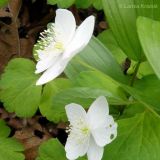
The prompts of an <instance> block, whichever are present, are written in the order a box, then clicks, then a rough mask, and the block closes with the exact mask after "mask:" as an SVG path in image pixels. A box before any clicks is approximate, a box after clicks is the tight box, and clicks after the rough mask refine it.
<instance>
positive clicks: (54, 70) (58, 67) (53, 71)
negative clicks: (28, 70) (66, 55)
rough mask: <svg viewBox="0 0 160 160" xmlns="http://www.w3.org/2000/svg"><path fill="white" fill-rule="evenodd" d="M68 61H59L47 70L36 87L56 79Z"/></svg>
mask: <svg viewBox="0 0 160 160" xmlns="http://www.w3.org/2000/svg"><path fill="white" fill-rule="evenodd" d="M67 63H68V61H64V60H63V61H61V60H59V61H58V62H56V63H55V64H54V65H53V66H51V67H50V68H48V69H47V70H46V71H45V72H44V73H43V74H42V76H41V77H40V78H39V80H38V81H37V83H36V85H42V84H45V83H47V82H49V81H51V80H53V79H55V78H56V77H58V76H59V75H60V74H61V73H62V72H63V71H64V69H65V67H66V65H67Z"/></svg>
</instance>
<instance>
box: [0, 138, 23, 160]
mask: <svg viewBox="0 0 160 160" xmlns="http://www.w3.org/2000/svg"><path fill="white" fill-rule="evenodd" d="M23 150H24V149H23V147H22V145H21V144H20V143H18V142H17V141H16V140H15V139H12V138H0V160H24V159H25V157H24V155H23V154H22V153H21V152H22V151H23Z"/></svg>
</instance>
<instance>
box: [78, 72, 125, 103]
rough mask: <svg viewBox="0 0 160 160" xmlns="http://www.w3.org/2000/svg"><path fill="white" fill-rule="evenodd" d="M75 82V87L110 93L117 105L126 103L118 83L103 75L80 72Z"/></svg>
mask: <svg viewBox="0 0 160 160" xmlns="http://www.w3.org/2000/svg"><path fill="white" fill-rule="evenodd" d="M75 81H76V86H80V87H90V88H93V89H103V90H106V91H107V92H108V93H110V95H111V98H113V99H114V98H115V101H117V103H118V102H119V103H122V102H123V101H127V98H126V95H125V94H124V92H123V90H122V89H121V88H120V85H119V84H118V82H116V81H114V80H113V79H112V78H110V77H109V76H107V75H105V74H103V73H100V72H97V71H86V72H81V73H80V74H79V76H78V77H77V79H76V80H75Z"/></svg>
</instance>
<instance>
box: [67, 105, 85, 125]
mask: <svg viewBox="0 0 160 160" xmlns="http://www.w3.org/2000/svg"><path fill="white" fill-rule="evenodd" d="M65 109H66V113H67V117H68V120H69V121H70V123H71V125H74V124H76V125H77V120H79V119H81V120H82V121H83V122H86V111H85V110H84V108H83V107H82V106H81V105H79V104H75V103H71V104H68V105H66V106H65Z"/></svg>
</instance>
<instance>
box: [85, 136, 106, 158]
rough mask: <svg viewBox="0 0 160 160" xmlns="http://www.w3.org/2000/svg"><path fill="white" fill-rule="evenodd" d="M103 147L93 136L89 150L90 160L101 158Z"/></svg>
mask: <svg viewBox="0 0 160 160" xmlns="http://www.w3.org/2000/svg"><path fill="white" fill-rule="evenodd" d="M103 151H104V149H103V147H100V146H98V145H97V144H96V143H95V141H94V139H93V138H90V145H89V149H88V152H87V156H88V160H101V159H102V157H103Z"/></svg>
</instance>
